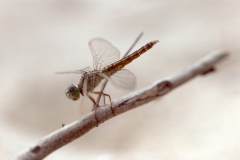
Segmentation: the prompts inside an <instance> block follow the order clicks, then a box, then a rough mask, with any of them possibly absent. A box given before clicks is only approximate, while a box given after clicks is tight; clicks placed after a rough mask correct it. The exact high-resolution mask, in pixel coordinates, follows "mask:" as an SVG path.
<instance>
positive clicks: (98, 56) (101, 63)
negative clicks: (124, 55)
mask: <svg viewBox="0 0 240 160" xmlns="http://www.w3.org/2000/svg"><path fill="white" fill-rule="evenodd" d="M89 47H90V50H91V53H92V56H93V68H94V69H96V70H101V69H103V68H104V67H105V66H108V65H109V64H112V63H113V62H116V61H118V60H119V59H120V52H119V50H118V49H117V48H115V47H114V46H113V45H112V44H111V43H109V42H108V41H106V40H104V39H101V38H95V39H92V40H91V41H90V42H89Z"/></svg>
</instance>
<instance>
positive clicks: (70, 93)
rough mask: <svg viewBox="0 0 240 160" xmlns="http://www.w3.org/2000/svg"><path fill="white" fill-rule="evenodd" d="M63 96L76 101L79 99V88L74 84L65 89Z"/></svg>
mask: <svg viewBox="0 0 240 160" xmlns="http://www.w3.org/2000/svg"><path fill="white" fill-rule="evenodd" d="M65 94H66V96H67V97H68V98H69V99H71V100H73V101H76V100H78V99H79V98H80V92H79V88H78V86H77V85H75V84H70V85H69V86H68V88H67V89H66V91H65Z"/></svg>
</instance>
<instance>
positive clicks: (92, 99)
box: [87, 93, 99, 126]
mask: <svg viewBox="0 0 240 160" xmlns="http://www.w3.org/2000/svg"><path fill="white" fill-rule="evenodd" d="M87 96H88V98H89V99H90V100H91V101H92V102H93V103H94V105H95V106H96V108H94V112H95V114H94V116H95V119H96V121H97V126H98V123H99V121H98V118H97V106H98V105H97V103H96V101H95V100H94V98H93V97H92V96H90V95H89V94H88V93H87Z"/></svg>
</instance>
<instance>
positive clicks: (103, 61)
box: [57, 38, 158, 114]
mask: <svg viewBox="0 0 240 160" xmlns="http://www.w3.org/2000/svg"><path fill="white" fill-rule="evenodd" d="M157 42H158V40H155V41H151V42H149V43H147V44H146V45H144V46H143V47H141V48H140V49H138V50H137V51H135V52H133V53H132V54H130V55H128V56H126V57H124V58H122V59H120V52H119V50H118V49H117V48H115V47H114V46H113V45H112V44H111V43H109V42H108V41H106V40H104V39H102V38H95V39H92V40H91V41H90V42H89V47H90V50H91V53H92V56H93V69H91V68H90V67H86V68H84V69H81V70H75V71H67V72H57V73H58V74H66V73H75V74H82V75H81V78H80V81H79V83H78V85H75V84H71V85H69V86H68V88H67V90H66V92H65V93H66V96H67V97H68V98H69V99H71V100H74V101H76V100H78V99H79V98H80V95H82V96H87V97H88V98H89V99H90V100H91V101H92V102H93V103H94V105H96V106H97V103H96V101H95V100H94V98H93V97H92V96H91V95H90V94H89V93H92V94H98V95H103V96H104V97H105V96H107V97H108V98H109V101H110V105H111V109H112V100H111V97H110V95H108V94H106V93H103V92H96V91H94V89H95V88H96V87H97V86H98V85H99V84H100V82H101V81H102V80H103V79H107V80H110V81H111V82H112V83H113V84H114V85H115V86H117V87H119V88H125V89H131V88H134V87H135V85H136V78H135V76H134V74H133V73H132V72H130V71H129V70H127V69H122V68H123V67H124V66H126V65H127V64H129V63H130V62H132V61H133V60H134V59H136V58H138V57H139V56H140V55H141V54H143V53H145V52H146V51H147V50H149V49H151V48H152V47H153V46H154V45H155V44H156V43H157ZM112 112H113V109H112ZM113 114H114V112H113Z"/></svg>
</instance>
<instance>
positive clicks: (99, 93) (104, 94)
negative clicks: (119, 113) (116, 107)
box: [91, 92, 115, 116]
mask: <svg viewBox="0 0 240 160" xmlns="http://www.w3.org/2000/svg"><path fill="white" fill-rule="evenodd" d="M91 93H93V94H98V95H103V96H104V99H105V96H107V97H108V98H109V101H110V105H111V110H112V113H113V115H114V116H115V113H114V111H113V107H112V100H111V97H110V95H109V94H106V93H103V92H91ZM104 101H105V100H104Z"/></svg>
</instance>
